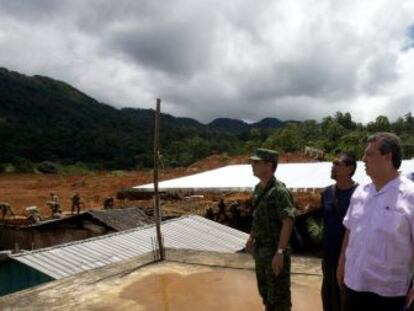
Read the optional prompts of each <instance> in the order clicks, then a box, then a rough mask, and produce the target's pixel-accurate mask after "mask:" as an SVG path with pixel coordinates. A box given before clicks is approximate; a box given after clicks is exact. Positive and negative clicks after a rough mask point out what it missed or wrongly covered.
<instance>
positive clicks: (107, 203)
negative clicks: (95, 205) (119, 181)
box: [103, 197, 114, 209]
mask: <svg viewBox="0 0 414 311" xmlns="http://www.w3.org/2000/svg"><path fill="white" fill-rule="evenodd" d="M103 207H104V209H112V208H114V198H113V197H107V198H105V200H104V203H103Z"/></svg>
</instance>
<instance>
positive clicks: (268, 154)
mask: <svg viewBox="0 0 414 311" xmlns="http://www.w3.org/2000/svg"><path fill="white" fill-rule="evenodd" d="M278 156H279V153H278V152H277V151H275V150H271V149H264V148H259V149H256V151H255V153H254V155H253V156H251V157H250V158H249V159H250V160H252V161H272V162H276V163H277V158H278Z"/></svg>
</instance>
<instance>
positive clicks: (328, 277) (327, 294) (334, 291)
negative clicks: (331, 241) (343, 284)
mask: <svg viewBox="0 0 414 311" xmlns="http://www.w3.org/2000/svg"><path fill="white" fill-rule="evenodd" d="M321 294H322V305H323V311H343V307H344V306H343V304H344V291H343V290H341V289H340V288H339V286H338V282H337V280H336V267H334V266H332V265H329V264H327V263H326V261H325V260H323V261H322V289H321Z"/></svg>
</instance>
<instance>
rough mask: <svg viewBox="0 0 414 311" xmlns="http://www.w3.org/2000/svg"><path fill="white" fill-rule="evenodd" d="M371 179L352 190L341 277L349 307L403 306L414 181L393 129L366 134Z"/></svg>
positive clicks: (413, 250) (413, 258) (413, 253)
mask: <svg viewBox="0 0 414 311" xmlns="http://www.w3.org/2000/svg"><path fill="white" fill-rule="evenodd" d="M362 160H363V162H364V163H365V170H366V173H367V175H368V176H370V178H371V180H372V183H368V184H362V185H360V186H359V187H358V188H357V189H356V190H355V192H354V194H353V196H352V198H351V202H350V206H349V209H348V212H347V214H346V216H345V218H344V225H345V227H346V228H347V230H346V233H345V237H344V242H343V246H342V251H341V256H340V259H339V263H338V271H337V278H338V282H339V284H340V285H343V284H345V310H346V311H348V310H349V311H351V310H352V311H359V310H376V311H378V310H384V311H393V310H395V311H399V310H403V308H404V306H405V305H406V304H410V303H411V302H412V300H413V299H414V290H413V289H409V286H410V285H409V284H410V278H411V271H412V267H413V263H414V241H413V237H414V183H412V182H411V181H409V180H408V179H407V178H406V177H404V176H400V174H399V172H398V169H399V167H400V165H401V160H402V154H401V143H400V139H399V138H398V136H396V135H394V134H391V133H377V134H375V135H373V136H371V137H369V138H368V146H367V147H366V149H365V152H364V156H363V158H362Z"/></svg>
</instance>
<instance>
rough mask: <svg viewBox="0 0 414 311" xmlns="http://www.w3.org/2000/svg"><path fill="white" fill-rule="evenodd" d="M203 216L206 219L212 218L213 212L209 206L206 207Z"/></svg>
mask: <svg viewBox="0 0 414 311" xmlns="http://www.w3.org/2000/svg"><path fill="white" fill-rule="evenodd" d="M205 217H206V218H207V219H210V220H214V212H213V209H212V208H211V207H209V208H208V209H207V211H206V215H205Z"/></svg>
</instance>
